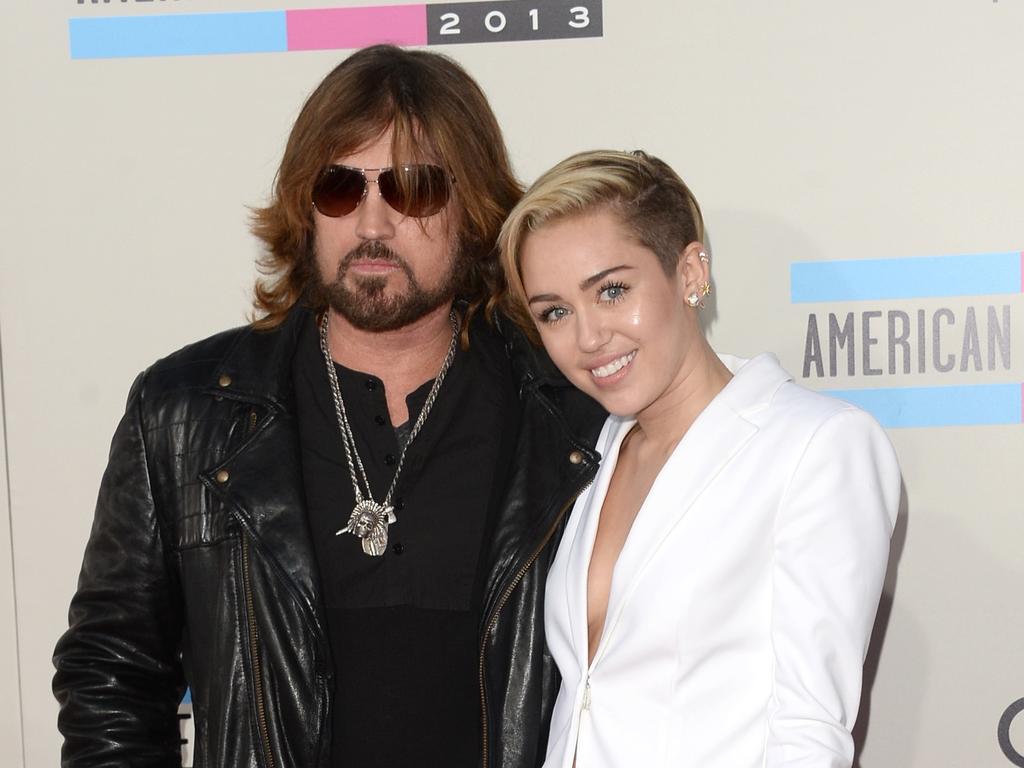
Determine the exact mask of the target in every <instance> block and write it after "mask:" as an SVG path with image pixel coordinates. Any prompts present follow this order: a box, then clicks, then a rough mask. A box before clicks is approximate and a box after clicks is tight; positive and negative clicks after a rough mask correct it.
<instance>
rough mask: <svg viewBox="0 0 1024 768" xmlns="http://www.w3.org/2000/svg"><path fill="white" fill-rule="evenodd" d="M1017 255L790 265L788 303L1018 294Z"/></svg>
mask: <svg viewBox="0 0 1024 768" xmlns="http://www.w3.org/2000/svg"><path fill="white" fill-rule="evenodd" d="M1020 290H1021V256H1020V253H1019V252H1015V253H985V254H978V255H975V256H923V257H916V258H906V259H864V260H855V261H814V262H810V261H804V262H796V263H794V264H791V265H790V300H791V301H792V302H793V303H794V304H798V303H803V302H811V301H864V300H867V299H912V298H921V297H928V296H986V295H991V294H1001V293H1019V292H1020Z"/></svg>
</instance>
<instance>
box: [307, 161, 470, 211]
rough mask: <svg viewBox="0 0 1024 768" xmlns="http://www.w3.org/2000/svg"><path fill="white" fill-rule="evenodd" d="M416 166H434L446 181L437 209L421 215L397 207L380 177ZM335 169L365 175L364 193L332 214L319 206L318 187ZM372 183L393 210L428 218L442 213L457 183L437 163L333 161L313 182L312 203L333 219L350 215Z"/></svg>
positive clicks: (316, 208)
mask: <svg viewBox="0 0 1024 768" xmlns="http://www.w3.org/2000/svg"><path fill="white" fill-rule="evenodd" d="M416 168H432V169H436V170H437V171H439V172H440V173H441V175H442V176H443V178H444V180H445V182H446V185H445V187H444V190H445V195H444V200H443V201H442V203H441V204H440V205H439V206H438V207H437V208H436V209H434V210H431V211H430V212H429V213H422V214H420V215H413V214H411V213H405V212H404V211H402V210H401V209H399V208H396V207H395V205H394V204H393V203H392V201H391V200H389V199H388V195H385V193H384V191H383V189H382V188H381V186H380V179H381V177H382V176H383V175H384V174H385V173H389V174H391V175H392V176H394V175H395V173H394V172H395V169H399V170H402V171H411V170H413V169H416ZM335 169H340V170H344V171H353V172H355V173H357V174H359V175H360V176H362V177H363V191H362V194H360V196H359V199H358V200H357V201H356V204H355V205H354V206H352V208H351V209H349V210H347V211H343V212H342V213H337V214H331V213H327V212H326V211H324V210H322V209H321V208H320V206H318V205H317V204H316V187H317V185H318V184H319V183H320V181H321V180H322V179H323V178H324V177H325V176H326V175H327V174H329V173H331V172H332V171H334V170H335ZM374 172H376V174H377V177H376V178H374V179H368V178H367V177H366V174H367V173H374ZM371 184H376V185H377V194H378V195H380V197H381V199H382V200H384V202H385V203H386V204H387V205H388V207H389V208H391V209H392V210H393V211H396V212H398V213H401V214H402V215H403V216H406V217H408V218H414V219H426V218H429V217H430V216H434V215H435V214H437V213H440V212H441V211H442V210H443V209H444V207H445V206H446V205H448V203H449V201H450V200H451V192H452V185H454V184H455V177H454V176H452V175H451V174H449V173H448V172H447V171H446V170H445V169H444V168H442V167H441V166H440V165H437V164H436V163H409V164H406V165H389V166H386V167H384V168H357V167H355V166H354V165H345V164H344V163H331V164H330V165H328V166H326V167H325V168H324V169H323V170H322V171H320V174H319V175H318V176H317V180H316V181H315V182H314V183H313V190H312V198H313V199H312V200H311V203H312V205H313V208H314V209H315V210H316V211H317V212H318V213H320V214H321V215H322V216H327V217H328V218H331V219H338V218H341V217H342V216H348V214H350V213H352V212H353V211H355V210H356V209H357V208H359V206H360V205H362V204H363V201H364V200H365V199H366V196H367V195H368V194H369V190H370V185H371Z"/></svg>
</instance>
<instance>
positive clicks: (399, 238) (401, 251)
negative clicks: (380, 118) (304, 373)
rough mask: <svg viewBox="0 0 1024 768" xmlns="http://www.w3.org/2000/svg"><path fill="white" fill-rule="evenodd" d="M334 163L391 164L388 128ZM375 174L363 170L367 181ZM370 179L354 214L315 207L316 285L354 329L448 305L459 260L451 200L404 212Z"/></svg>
mask: <svg viewBox="0 0 1024 768" xmlns="http://www.w3.org/2000/svg"><path fill="white" fill-rule="evenodd" d="M334 162H335V163H337V164H339V165H347V166H350V167H352V168H389V167H391V164H392V158H391V128H390V127H389V128H388V129H387V130H386V131H385V132H384V133H383V134H381V136H380V137H379V138H377V139H376V140H375V141H373V142H371V143H369V144H367V145H366V146H364V147H362V148H361V149H359V150H357V151H356V152H354V153H352V154H350V155H345V156H343V157H338V158H335V159H334ZM377 175H378V174H377V172H376V171H367V172H366V176H367V179H368V180H369V182H373V181H374V180H376V178H377ZM369 182H368V184H367V190H366V195H365V197H364V198H363V200H362V202H361V203H360V204H359V205H358V206H357V207H356V209H355V210H354V211H352V212H351V213H348V214H346V215H344V216H339V217H337V218H332V217H330V216H324V215H323V214H322V213H320V212H319V211H317V210H315V209H314V213H313V219H314V248H315V258H316V275H315V277H316V280H317V285H316V288H317V289H318V290H319V291H320V292H321V294H322V295H323V297H324V298H325V299H326V301H327V303H328V305H329V306H330V308H331V309H332V310H334V311H335V312H337V313H338V314H339V315H341V316H342V317H344V318H345V319H346V320H348V321H349V322H350V323H351V324H352V325H354V326H355V327H357V328H360V329H363V330H368V331H387V330H394V329H396V328H402V327H404V326H406V325H409V324H410V323H412V322H414V321H416V320H418V319H419V318H421V317H423V316H424V315H426V314H428V313H429V312H431V311H432V310H435V309H437V308H438V307H440V306H442V305H444V304H448V303H450V302H451V301H452V299H453V297H454V295H455V290H456V285H457V284H458V278H459V274H460V270H461V269H462V265H461V263H460V262H461V260H460V258H459V253H458V249H457V246H456V241H457V238H456V236H455V234H454V232H453V231H452V230H453V229H454V227H453V226H451V223H452V220H453V215H452V213H451V209H452V206H453V203H452V202H451V201H449V203H448V205H447V206H446V208H443V209H442V210H441V211H440V212H439V213H437V214H435V215H433V216H430V217H427V218H423V219H417V218H407V217H404V216H403V215H402V214H401V213H399V212H398V211H396V210H395V209H394V208H392V207H391V206H389V205H388V204H387V203H386V202H384V199H383V198H382V197H381V196H380V192H379V190H378V189H377V185H376V184H374V183H369Z"/></svg>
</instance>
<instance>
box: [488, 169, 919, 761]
mask: <svg viewBox="0 0 1024 768" xmlns="http://www.w3.org/2000/svg"><path fill="white" fill-rule="evenodd" d="M702 239H703V222H702V220H701V214H700V208H699V207H698V205H697V201H696V200H695V199H694V197H693V195H692V194H691V193H690V190H689V189H687V187H686V185H685V184H684V183H683V182H682V180H681V179H680V178H679V177H678V176H677V175H676V174H675V173H674V172H673V171H672V170H671V169H670V168H669V167H668V166H667V165H665V163H663V162H661V161H660V160H658V159H656V158H653V157H650V156H648V155H646V154H644V153H642V152H634V153H622V152H588V153H583V154H579V155H576V156H574V157H570V158H569V159H567V160H565V161H563V162H562V163H560V164H558V165H557V166H555V167H554V168H553V169H551V170H550V171H548V172H547V173H546V174H545V175H544V176H542V177H541V178H540V179H539V180H538V181H537V182H536V183H535V184H534V185H533V187H531V189H530V190H529V191H528V192H527V193H526V195H525V197H524V198H523V199H522V201H521V202H520V203H519V204H518V205H517V206H516V208H515V209H514V210H513V211H512V213H511V215H510V217H509V219H508V221H507V222H506V223H505V226H504V228H503V229H502V233H501V237H500V240H499V244H500V247H501V251H502V259H503V264H504V268H505V270H506V276H507V278H508V283H509V307H508V309H509V311H510V312H512V313H513V315H514V316H515V317H517V318H518V320H519V321H520V323H521V324H522V325H523V326H524V328H525V329H526V330H527V332H528V333H531V334H532V335H533V336H534V338H535V339H539V340H540V341H541V342H543V344H544V346H545V348H546V349H547V352H548V354H549V355H550V356H551V358H552V360H553V361H554V362H555V364H556V365H557V366H558V368H559V369H560V370H561V371H562V373H564V374H565V376H566V377H567V378H568V379H569V380H570V381H571V382H572V383H573V384H574V385H575V386H577V387H578V388H579V389H581V390H583V391H584V392H586V393H587V394H589V395H590V396H592V397H593V398H594V399H596V400H597V401H598V402H599V403H600V404H601V405H603V406H604V407H605V409H606V410H607V411H608V412H609V414H610V415H609V417H608V420H607V422H606V423H605V426H604V430H603V432H602V433H601V436H600V438H599V440H598V445H597V450H598V451H599V452H600V453H601V455H602V457H603V459H602V464H601V468H600V471H599V472H598V475H597V477H596V479H595V481H594V483H593V484H592V486H591V487H590V488H589V489H587V490H586V491H584V492H583V494H582V495H580V496H579V498H578V499H577V500H576V504H575V507H574V508H573V511H572V513H571V516H570V518H569V520H568V522H567V524H566V529H565V533H564V535H563V538H562V540H561V544H560V546H559V549H558V552H557V555H556V557H555V561H554V563H553V565H552V570H551V572H550V575H549V577H548V582H547V593H546V598H545V628H546V637H547V643H548V646H549V648H550V650H551V653H552V655H553V657H554V659H555V662H556V663H557V665H558V669H559V671H560V673H561V676H562V684H561V688H560V690H559V694H558V698H557V701H556V703H555V709H554V714H553V716H552V723H551V731H550V737H549V740H548V751H547V760H546V762H545V763H544V765H545V767H546V768H569V767H570V766H572V765H573V764H574V763H575V765H576V766H578V768H595V767H597V766H600V767H605V766H608V767H610V766H615V767H616V768H624V767H626V766H644V767H645V768H652V767H654V766H676V767H679V766H694V767H695V768H696V767H698V766H699V768H715V767H718V766H720V767H721V768H754V767H755V766H761V767H763V766H798V765H799V766H807V768H811V767H812V766H813V767H814V768H840V766H849V765H850V764H851V762H852V760H853V741H852V738H851V736H850V728H851V727H852V726H853V723H854V720H855V718H856V714H857V706H858V702H859V700H860V686H861V670H862V664H863V659H864V654H865V652H866V649H867V645H868V639H869V636H870V633H871V627H872V623H873V621H874V614H875V610H876V608H877V604H878V598H879V594H880V591H881V588H882V580H883V577H884V573H885V567H886V561H887V557H888V549H889V537H890V535H891V532H892V528H893V524H894V521H895V518H896V512H897V506H898V503H899V496H900V474H899V468H898V466H897V463H896V457H895V455H894V453H893V450H892V447H891V445H890V444H889V441H888V440H887V438H886V436H885V434H884V432H883V431H882V429H881V428H880V427H879V426H878V424H877V423H876V422H875V421H874V420H873V419H872V418H871V417H870V416H868V415H867V414H866V413H864V412H862V411H860V410H858V409H856V408H854V407H853V406H851V405H847V404H845V403H843V402H840V401H838V400H834V399H831V398H828V397H825V396H823V395H820V394H815V393H813V392H810V391H808V390H806V389H803V388H801V387H799V386H797V385H796V384H794V383H793V382H792V381H791V379H790V377H789V376H788V375H787V374H786V373H785V372H784V371H783V370H782V368H780V366H779V364H778V362H777V361H776V359H775V358H774V357H773V356H772V355H769V354H762V355H759V356H757V357H755V358H753V359H750V360H743V359H739V358H736V357H731V356H729V355H717V354H716V353H715V352H714V351H713V350H712V349H711V347H710V346H709V345H708V343H707V341H706V340H705V338H704V336H703V333H702V331H701V326H700V322H699V318H698V313H699V311H700V308H701V307H702V306H703V297H704V296H706V295H707V294H708V293H709V292H710V273H709V266H710V264H709V258H708V256H707V252H706V249H705V247H704V245H703V244H702Z"/></svg>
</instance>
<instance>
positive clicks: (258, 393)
mask: <svg viewBox="0 0 1024 768" xmlns="http://www.w3.org/2000/svg"><path fill="white" fill-rule="evenodd" d="M304 322H313V319H312V314H311V313H310V312H309V311H307V310H305V309H303V308H301V307H297V308H295V309H293V310H292V311H291V312H290V313H289V315H288V317H287V319H286V320H285V321H284V323H283V324H282V325H281V326H280V327H278V328H276V329H274V330H272V331H251V330H250V331H249V333H247V334H246V335H245V336H243V338H242V339H241V340H240V341H239V343H238V344H237V345H236V346H235V348H234V349H232V350H231V352H230V353H229V354H228V355H226V356H225V358H224V360H223V361H222V362H221V364H220V366H219V367H218V368H217V370H216V371H215V373H214V381H213V382H211V387H210V390H209V391H210V393H211V394H214V395H216V396H219V397H224V398H231V399H235V400H239V401H242V402H248V403H251V404H252V405H253V406H254V412H256V413H257V419H256V426H255V428H254V431H253V433H252V434H251V435H250V436H249V437H248V438H247V439H246V440H245V441H244V442H243V443H242V444H241V446H240V447H239V448H238V449H237V450H236V451H235V452H234V453H232V454H231V455H229V456H227V457H226V458H225V459H224V460H223V461H222V462H221V463H220V464H218V465H217V466H215V467H211V468H210V469H209V470H207V471H206V472H204V473H203V481H204V483H205V484H206V485H207V487H209V488H210V489H211V490H213V491H214V493H216V494H217V495H219V496H220V497H221V499H223V501H224V502H225V503H226V504H228V506H229V508H230V509H232V510H233V512H234V514H235V516H236V517H237V519H238V520H239V522H240V523H241V524H242V526H243V527H244V528H245V529H246V530H247V531H248V533H249V534H250V535H251V536H252V537H253V541H254V544H255V546H256V547H257V549H258V550H259V551H260V553H261V554H262V555H263V556H264V557H265V558H267V560H269V561H270V562H271V563H272V564H273V565H274V567H275V569H276V570H277V572H278V574H279V576H280V577H281V578H282V579H283V581H284V583H286V584H288V585H289V587H290V588H291V590H292V592H293V593H294V594H295V595H296V597H297V598H298V599H299V601H300V602H301V603H302V604H303V605H305V606H306V607H307V609H308V611H309V613H310V615H311V616H312V617H313V619H314V621H315V622H317V623H318V624H319V625H320V628H321V629H322V628H323V626H324V624H323V613H322V607H321V605H320V586H319V572H318V571H317V567H316V553H315V551H314V548H313V542H312V537H311V535H310V530H309V521H308V518H307V513H306V502H305V491H304V488H305V486H304V481H303V477H302V464H301V453H300V446H299V434H298V426H297V423H296V415H295V408H294V404H293V393H292V383H291V382H292V378H291V366H292V358H293V357H294V354H295V349H296V345H297V341H298V332H299V330H300V328H301V324H302V323H304ZM225 381H229V382H230V383H229V384H227V385H226V386H225V384H224V383H223V382H225ZM222 471H224V472H226V473H227V475H226V477H227V480H226V481H221V480H219V479H218V477H224V475H222V474H220V473H221V472H222Z"/></svg>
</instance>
